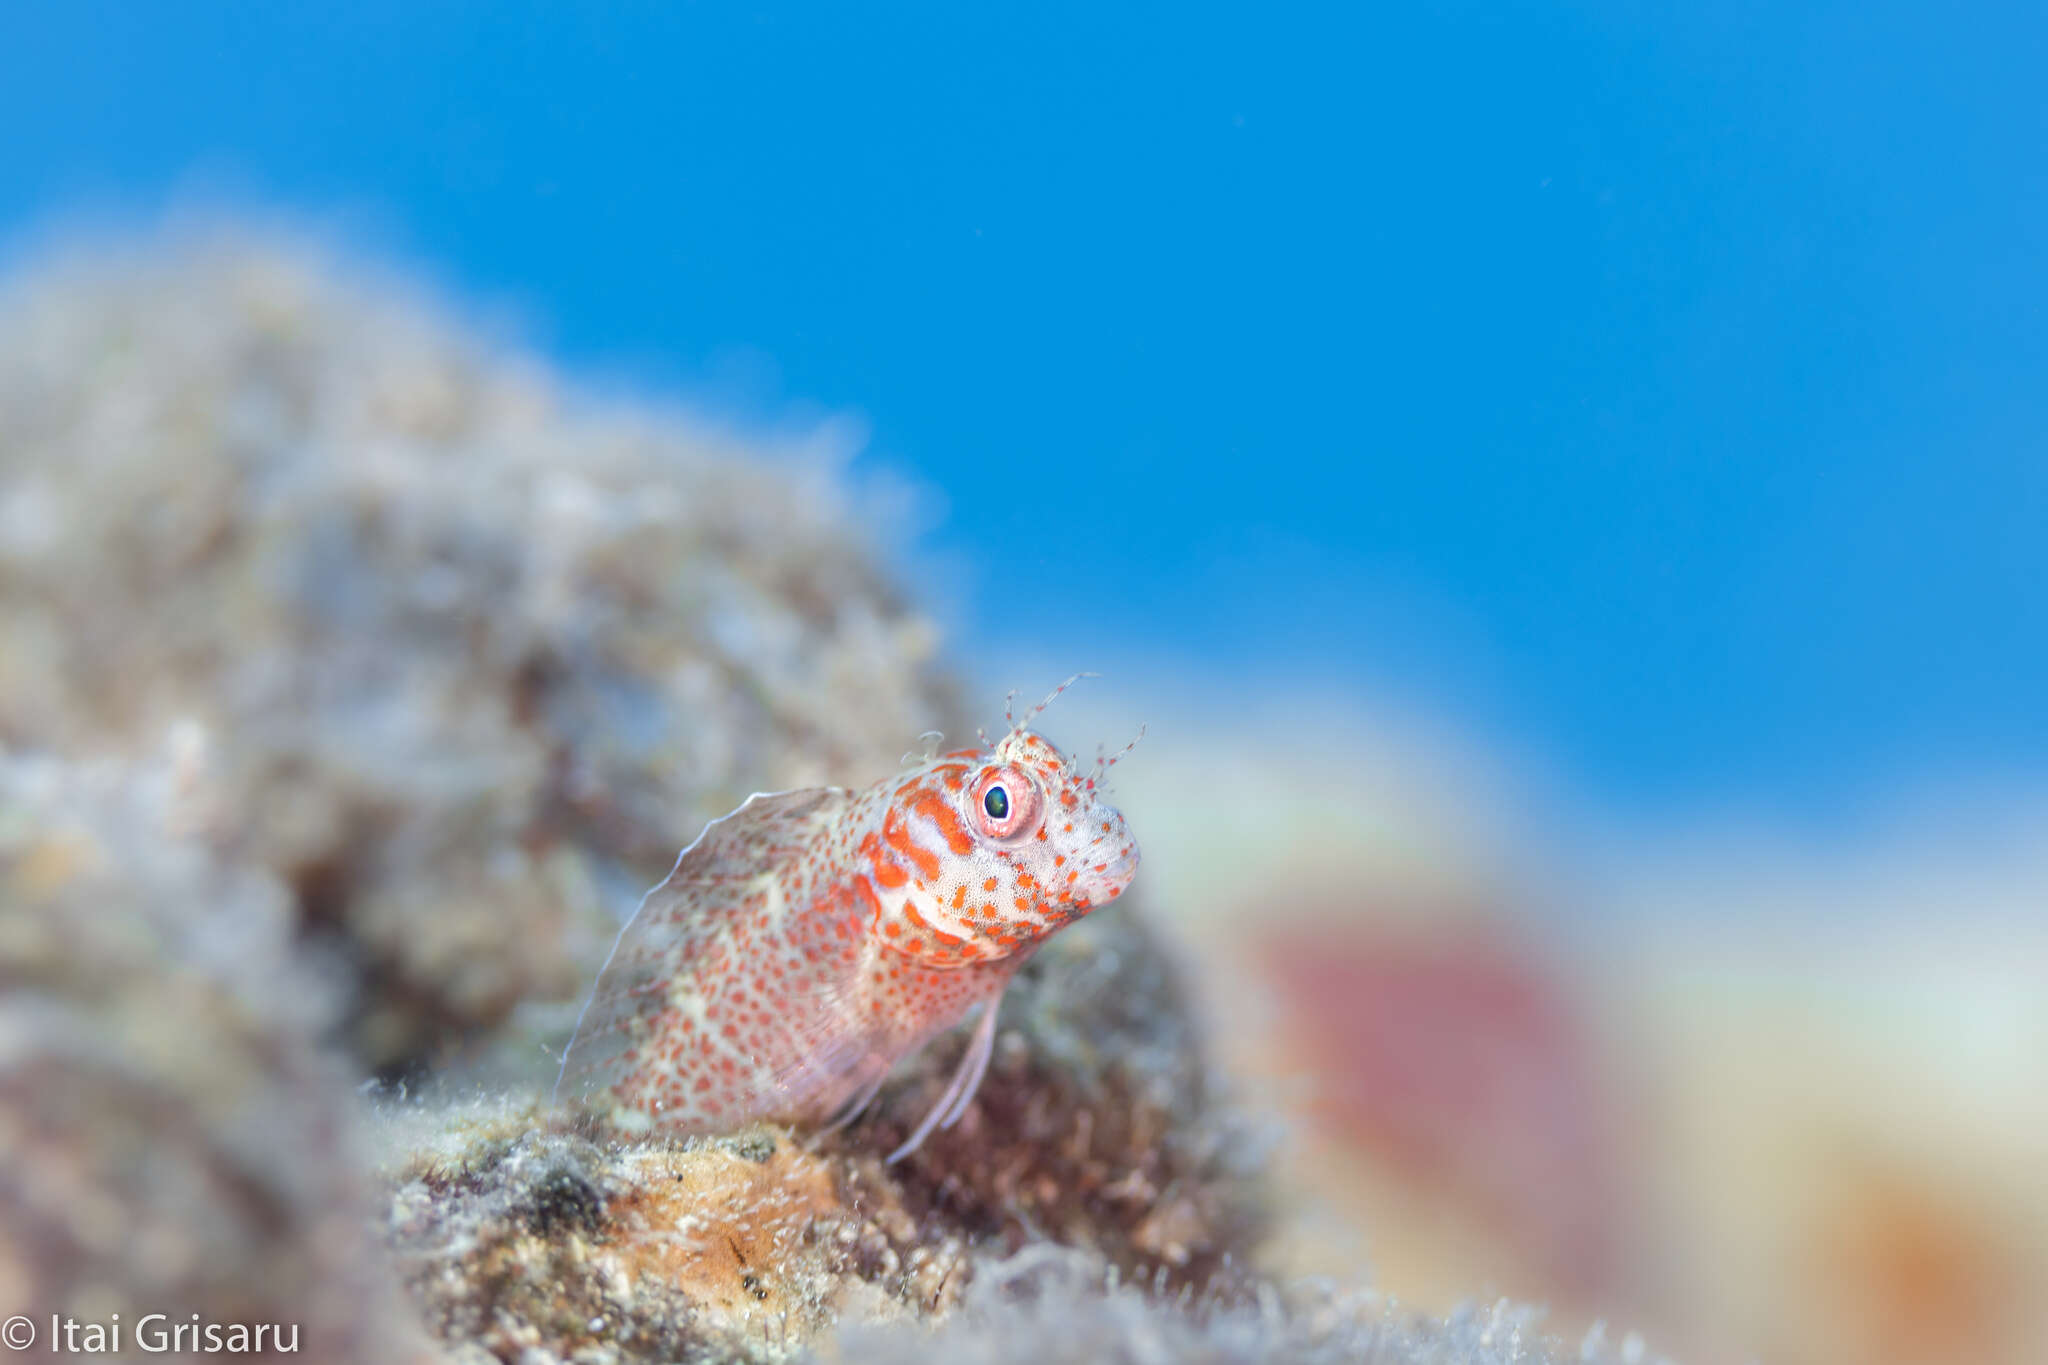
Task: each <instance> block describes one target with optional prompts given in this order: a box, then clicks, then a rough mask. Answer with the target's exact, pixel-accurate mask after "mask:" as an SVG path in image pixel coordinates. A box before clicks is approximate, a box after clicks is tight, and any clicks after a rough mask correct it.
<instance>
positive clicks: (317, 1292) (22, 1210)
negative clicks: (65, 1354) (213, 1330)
mask: <svg viewBox="0 0 2048 1365" xmlns="http://www.w3.org/2000/svg"><path fill="white" fill-rule="evenodd" d="M216 812H217V808H216V807H213V806H212V803H211V802H210V801H209V800H208V798H207V797H206V795H205V794H204V791H203V788H202V786H201V785H200V779H199V777H198V776H197V772H196V767H195V764H194V763H193V761H192V760H191V758H190V756H187V758H186V759H185V760H184V761H181V762H173V763H160V764H155V765H151V766H147V767H142V768H131V767H128V766H125V765H118V764H111V763H104V762H103V763H98V764H75V763H65V762H60V761H57V760H53V759H48V758H24V757H19V756H11V755H7V754H5V753H4V752H0V1303H4V1304H5V1305H6V1306H7V1308H8V1310H9V1311H10V1312H21V1313H25V1314H26V1315H27V1317H28V1318H29V1320H30V1322H31V1324H32V1325H33V1329H34V1330H35V1331H36V1332H39V1333H43V1334H47V1333H48V1331H49V1326H48V1324H49V1323H50V1320H51V1318H52V1315H57V1316H59V1317H62V1318H67V1319H71V1320H73V1321H76V1322H78V1323H81V1324H84V1325H86V1326H87V1327H88V1328H90V1327H95V1326H96V1327H99V1328H100V1329H101V1330H102V1331H105V1330H106V1329H108V1328H109V1327H111V1326H113V1325H114V1324H117V1323H123V1322H125V1323H126V1324H127V1332H128V1334H129V1335H128V1336H127V1337H126V1338H124V1339H123V1341H122V1344H123V1346H124V1347H126V1348H127V1350H128V1351H129V1352H130V1353H131V1354H130V1358H133V1356H132V1352H133V1351H135V1350H136V1349H147V1346H146V1345H145V1344H144V1343H143V1342H141V1341H138V1339H137V1334H138V1333H140V1332H143V1331H147V1330H149V1328H148V1325H147V1324H145V1323H144V1321H143V1319H144V1318H145V1317H146V1316H147V1315H149V1314H161V1315H163V1318H164V1319H165V1320H167V1321H168V1322H170V1323H174V1324H186V1323H188V1322H189V1321H190V1320H191V1317H192V1315H194V1314H196V1315H198V1317H199V1319H200V1320H201V1321H202V1322H203V1323H208V1324H230V1325H233V1324H241V1325H244V1326H249V1327H255V1326H269V1327H271V1328H273V1329H278V1330H289V1332H290V1337H289V1340H290V1342H291V1343H292V1344H293V1345H294V1346H295V1347H296V1352H297V1354H296V1358H301V1359H311V1360H317V1361H330V1362H364V1365H369V1363H370V1362H382V1361H401V1360H407V1359H416V1358H417V1359H424V1358H427V1357H426V1348H425V1345H424V1338H423V1337H422V1336H421V1334H420V1333H418V1331H417V1329H416V1328H414V1327H413V1326H412V1313H411V1311H410V1308H409V1306H408V1305H407V1304H406V1303H405V1302H404V1301H403V1300H402V1299H401V1298H400V1297H398V1295H397V1292H396V1289H395V1286H394V1285H393V1283H392V1281H391V1278H390V1277H389V1275H388V1274H387V1272H386V1271H385V1269H384V1267H383V1266H382V1265H381V1264H380V1263H379V1262H378V1261H377V1260H376V1258H375V1257H374V1254H373V1253H374V1243H373V1241H372V1240H371V1238H370V1236H369V1235H368V1227H367V1213H368V1210H369V1208H370V1207H371V1204H370V1200H371V1197H372V1191H373V1185H372V1183H371V1180H370V1178H369V1172H368V1170H367V1168H366V1166H365V1164H364V1161H363V1155H362V1151H361V1149H360V1147H359V1145H358V1141H357V1122H358V1118H359V1115H358V1113H357V1108H356V1105H355V1104H354V1103H353V1100H352V1097H351V1095H350V1089H351V1086H352V1082H351V1079H350V1076H349V1073H348V1071H347V1070H346V1069H345V1068H344V1067H343V1066H341V1065H340V1064H339V1063H338V1062H337V1060H336V1059H335V1058H332V1057H329V1056H326V1055H323V1053H322V1052H321V1051H320V1049H319V1046H318V1043H317V1037H318V1033H319V1031H320V1028H321V1026H322V1024H323V1023H324V1018H323V1016H324V1013H325V1011H324V1010H323V1008H322V1006H321V1002H322V1000H323V999H330V998H331V997H332V995H333V992H332V991H330V990H326V989H324V988H323V986H322V983H320V982H319V981H317V980H315V979H312V978H311V977H309V975H308V974H307V972H306V971H305V970H304V969H303V968H302V967H301V966H300V965H299V964H298V963H296V962H295V961H294V960H293V959H292V958H291V956H290V940H291V932H290V922H289V896H288V893H287V892H286V890H285V888H284V887H283V886H281V885H280V884H278V883H277V881H276V880H275V879H273V878H272V877H270V876H269V875H268V874H267V873H266V872H265V871H263V870H262V869H260V868H256V867H253V866H251V865H249V864H247V863H244V862H241V861H238V860H237V859H236V858H235V857H234V856H233V851H232V848H231V842H232V841H231V838H230V836H229V835H228V833H227V832H226V831H225V830H223V829H222V828H221V827H220V825H219V824H218V823H217V815H216ZM158 1325H161V1323H160V1324H158ZM280 1339H281V1338H280V1337H278V1336H275V1335H274V1336H273V1337H272V1338H271V1340H272V1342H273V1343H275V1342H277V1341H278V1340H280ZM79 1340H86V1341H90V1338H89V1337H87V1338H79ZM38 1345H39V1346H40V1347H44V1348H54V1347H55V1345H56V1343H53V1342H51V1341H49V1340H47V1337H46V1335H45V1337H44V1339H41V1340H40V1341H39V1343H38ZM150 1355H151V1357H152V1358H158V1359H200V1358H204V1356H203V1353H187V1352H171V1353H161V1354H160V1353H157V1352H155V1351H151V1352H150ZM34 1358H40V1357H34Z"/></svg>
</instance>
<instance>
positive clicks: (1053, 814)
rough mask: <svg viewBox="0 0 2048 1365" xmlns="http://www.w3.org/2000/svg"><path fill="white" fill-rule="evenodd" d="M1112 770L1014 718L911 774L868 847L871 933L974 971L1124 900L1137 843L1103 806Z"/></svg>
mask: <svg viewBox="0 0 2048 1365" xmlns="http://www.w3.org/2000/svg"><path fill="white" fill-rule="evenodd" d="M1055 695H1057V694H1055ZM1048 700H1050V698H1048ZM1041 709H1043V708H1042V707H1041ZM1033 714H1034V715H1035V714H1036V713H1035V712H1034V713H1033ZM1119 757H1121V755H1119ZM1111 762H1114V760H1108V761H1106V762H1098V763H1097V765H1096V766H1095V768H1094V769H1093V771H1087V770H1083V769H1081V768H1079V767H1077V766H1076V765H1075V764H1073V763H1072V762H1070V761H1069V760H1068V759H1067V758H1066V757H1065V756H1064V755H1062V754H1061V753H1060V751H1059V750H1058V749H1056V748H1054V747H1053V745H1052V744H1051V742H1050V741H1048V740H1047V739H1046V738H1045V737H1044V736H1043V735H1040V734H1038V733H1036V732H1034V731H1032V730H1030V729H1028V728H1026V727H1025V726H1024V725H1016V724H1013V726H1012V727H1011V729H1010V731H1009V733H1008V734H1006V735H1005V736H1004V737H1003V738H1002V740H1001V741H1000V742H997V743H994V744H991V745H989V746H987V747H986V748H983V749H963V750H959V751H957V752H954V753H948V754H941V755H939V756H938V757H937V758H934V759H931V760H930V761H928V762H926V763H925V764H923V765H922V766H921V767H918V768H916V769H914V770H912V771H910V772H908V773H906V774H904V775H903V776H902V777H901V778H900V779H898V780H897V782H896V783H895V785H894V786H893V787H888V788H885V789H884V794H883V799H882V809H881V811H880V816H879V820H878V821H876V822H874V823H872V824H871V825H870V827H869V829H868V831H867V833H866V835H865V837H864V838H863V839H862V841H861V845H860V850H859V852H860V854H861V861H862V863H863V864H864V871H863V874H862V875H861V877H860V878H859V882H860V886H859V887H857V889H858V890H859V891H860V894H861V895H862V898H863V899H864V900H867V899H870V896H871V901H872V903H871V905H870V909H871V910H872V911H873V921H872V928H873V932H874V933H876V934H877V935H879V936H880V938H881V941H882V943H883V945H884V946H885V947H886V948H889V949H893V950H894V951H896V952H898V953H901V954H902V955H904V956H905V957H908V958H910V959H912V960H913V961H915V962H918V963H921V964H923V965H925V966H928V967H949V966H966V965H968V964H970V963H976V962H988V961H993V960H995V959H999V958H1004V957H1008V956H1010V955H1012V954H1015V953H1018V952H1022V951H1024V950H1026V949H1028V948H1029V947H1030V946H1032V945H1033V944H1035V943H1037V942H1038V941H1039V940H1040V939H1042V938H1044V937H1045V936H1046V935H1047V934H1050V933H1052V932H1053V931H1054V930H1056V929H1059V928H1060V927H1062V926H1063V925H1066V924H1070V923H1072V922H1073V921H1074V920H1077V919H1079V918H1080V917H1081V916H1083V915H1085V914H1087V913H1088V912H1089V911H1090V910H1092V909H1094V908H1095V907H1097V906H1099V905H1103V904H1106V903H1107V902H1109V901H1112V900H1114V899H1116V897H1117V896H1118V895H1119V894H1121V893H1122V891H1123V889H1124V888H1125V887H1126V886H1128V885H1130V882H1131V878H1132V876H1133V875H1135V874H1136V872H1137V870H1138V846H1137V843H1136V841H1135V840H1133V839H1132V838H1131V834H1130V831H1129V830H1128V829H1127V828H1126V827H1125V825H1124V818H1123V816H1122V815H1121V814H1119V813H1118V812H1117V810H1116V808H1115V807H1113V806H1111V805H1109V804H1108V803H1107V802H1105V801H1104V800H1103V799H1102V795H1101V792H1100V781H1101V774H1102V773H1103V772H1104V771H1105V770H1106V768H1107V767H1108V765H1109V763H1111Z"/></svg>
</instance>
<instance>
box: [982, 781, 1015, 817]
mask: <svg viewBox="0 0 2048 1365" xmlns="http://www.w3.org/2000/svg"><path fill="white" fill-rule="evenodd" d="M981 808H982V809H983V810H985V811H987V812H988V818H989V819H991V820H1006V819H1008V818H1009V815H1010V794H1009V793H1008V792H1006V791H1004V790H1003V789H1002V788H1001V787H990V788H989V789H988V795H987V796H984V797H982V798H981Z"/></svg>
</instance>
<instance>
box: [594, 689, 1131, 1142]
mask: <svg viewBox="0 0 2048 1365" xmlns="http://www.w3.org/2000/svg"><path fill="white" fill-rule="evenodd" d="M1057 695H1058V693H1057V692H1056V693H1054V696H1057ZM1050 700H1051V698H1047V701H1050ZM1043 709H1044V705H1043V704H1041V706H1040V707H1039V710H1040V711H1042V710H1043ZM1032 714H1033V715H1034V716H1035V715H1036V714H1037V712H1033V713H1032ZM1112 761H1113V760H1112ZM1104 766H1105V765H1102V764H1098V765H1097V768H1096V770H1095V773H1094V774H1086V773H1083V772H1082V771H1081V770H1079V769H1077V768H1076V767H1075V766H1074V765H1073V764H1071V763H1069V762H1068V761H1067V760H1066V759H1065V758H1064V757H1062V756H1061V754H1060V753H1059V751H1058V750H1057V749H1055V748H1054V747H1053V746H1052V745H1051V744H1050V743H1049V742H1047V741H1046V740H1045V739H1044V738H1043V737H1041V736H1040V735H1038V734H1036V733H1034V732H1033V731H1031V730H1029V729H1027V728H1026V727H1025V726H1024V725H1022V724H1014V725H1013V726H1012V728H1011V729H1010V731H1009V733H1008V734H1007V735H1005V736H1004V737H1003V739H1002V740H1001V741H1000V742H999V743H995V744H993V745H989V746H987V747H985V748H983V749H969V750H961V751H958V752H955V753H949V754H943V755H940V756H939V757H937V758H934V759H931V760H929V761H927V762H926V763H924V764H923V765H921V766H920V767H918V768H915V769H913V770H911V771H908V772H905V773H901V774H898V775H897V776H895V777H892V778H890V779H889V780H887V781H886V782H881V783H878V784H876V785H875V786H873V787H870V788H868V789H866V790H865V791H860V792H852V791H848V790H847V789H845V788H840V787H817V788H809V789H806V790H802V791H794V792H781V793H775V794H770V795H757V796H754V797H751V798H749V799H748V801H747V802H746V804H744V805H742V806H741V807H740V808H739V809H738V810H736V811H734V812H733V813H732V814H730V815H728V816H726V817H724V818H723V819H721V820H717V821H714V822H712V824H711V825H710V826H709V827H707V828H706V829H705V831H704V833H703V834H702V835H701V836H700V837H699V838H698V840H697V842H696V843H694V844H692V845H691V846H690V847H689V848H687V849H685V850H684V851H683V853H682V855H681V857H679V858H678V859H677V861H676V866H675V870H674V871H673V872H671V873H670V874H669V876H668V878H667V879H666V880H664V881H663V882H662V883H661V884H660V885H659V886H656V887H655V888H654V889H653V890H651V891H649V892H648V893H647V896H646V898H645V899H644V900H643V901H642V902H641V905H640V909H639V911H638V913H637V914H636V915H635V916H634V917H633V919H632V920H631V922H629V923H628V924H627V926H626V928H625V929H624V930H623V931H622V932H621V934H620V936H619V941H618V943H617V944H615V945H614V947H613V949H612V956H611V959H610V960H609V961H608V962H607V963H606V965H605V968H604V970H603V972H602V973H600V975H599V977H598V980H597V984H596V987H595V988H594V990H593V991H592V994H591V998H590V1002H589V1003H588V1004H587V1005H586V1006H585V1007H584V1012H583V1017H582V1019H581V1020H580V1021H579V1023H578V1026H577V1031H576V1036H575V1038H574V1039H573V1040H572V1041H571V1043H570V1046H569V1050H568V1053H567V1054H566V1056H565V1057H564V1060H563V1065H562V1075H561V1080H560V1082H558V1084H557V1093H558V1095H559V1094H560V1093H561V1091H562V1089H563V1087H564V1086H565V1085H566V1086H567V1087H568V1089H569V1093H570V1095H571V1096H572V1097H580V1098H581V1099H582V1100H583V1101H584V1102H586V1103H587V1104H589V1105H590V1106H591V1107H593V1108H596V1109H598V1110H600V1111H603V1112H604V1113H606V1114H607V1115H608V1116H609V1117H610V1118H611V1119H612V1120H613V1121H614V1122H615V1123H617V1124H618V1125H620V1126H622V1127H626V1128H633V1129H642V1128H652V1127H661V1128H667V1129H671V1130H675V1131H681V1132H698V1131H715V1130H719V1129H725V1128H730V1127H733V1126H736V1125H738V1124H740V1123H743V1122H745V1121H747V1120H750V1119H755V1118H776V1119H784V1120H789V1121H793V1122H812V1121H816V1120H820V1119H825V1118H827V1117H829V1116H831V1115H833V1114H835V1113H841V1114H845V1115H847V1116H851V1114H852V1113H853V1112H855V1111H857V1109H858V1108H859V1107H860V1106H862V1105H864V1104H865V1103H866V1101H867V1099H868V1098H869V1097H871V1096H872V1095H873V1094H874V1091H875V1089H876V1088H877V1087H878V1086H879V1085H880V1084H881V1081H882V1079H883V1077H884V1076H886V1075H887V1074H888V1072H889V1070H890V1069H891V1068H892V1067H893V1066H894V1065H895V1064H896V1062H897V1061H898V1060H900V1059H901V1058H903V1057H905V1056H907V1055H909V1054H910V1053H912V1052H914V1051H916V1050H917V1049H918V1048H919V1047H921V1046H923V1045H924V1043H926V1042H927V1041H928V1040H930V1039H931V1038H932V1037H933V1036H934V1035H936V1034H938V1033H940V1032H942V1031H944V1030H946V1029H948V1028H950V1027H952V1026H953V1025H954V1024H956V1023H958V1022H959V1021H960V1020H961V1019H962V1018H963V1017H964V1016H965V1015H966V1013H967V1012H968V1010H969V1009H971V1008H972V1007H973V1006H975V1005H977V1004H979V1005H981V1006H983V1014H982V1019H981V1023H980V1027H978V1028H977V1030H976V1031H975V1035H974V1039H973V1042H972V1043H971V1045H970V1047H969V1050H968V1055H967V1057H966V1058H965V1059H964V1060H963V1061H962V1063H961V1067H960V1071H959V1073H958V1074H956V1075H955V1077H954V1079H953V1084H952V1086H951V1087H950V1088H949V1089H948V1091H947V1093H946V1095H945V1097H944V1098H943V1099H942V1100H941V1101H940V1103H939V1105H938V1106H937V1107H935V1108H934V1110H933V1111H932V1113H931V1115H930V1116H929V1117H928V1118H927V1120H926V1122H925V1123H924V1125H922V1126H921V1127H920V1128H919V1129H918V1131H917V1132H916V1133H915V1134H914V1135H913V1137H912V1139H911V1140H910V1141H909V1142H907V1143H906V1144H905V1145H904V1147H903V1148H902V1149H899V1151H898V1153H897V1155H898V1156H900V1155H902V1154H903V1153H904V1152H907V1151H908V1150H910V1149H911V1148H912V1147H914V1146H916V1145H917V1143H918V1142H920V1141H922V1139H923V1137H924V1136H925V1134H926V1133H927V1132H928V1131H929V1130H930V1128H931V1127H932V1126H933V1125H934V1124H936V1123H941V1122H943V1123H947V1124H950V1123H951V1122H952V1121H954V1120H956V1119H957V1118H958V1117H959V1116H960V1114H961V1113H962V1112H963V1111H964V1110H965V1108H966V1105H967V1103H968V1101H969V1100H970V1099H971V1098H972V1096H973V1092H974V1089H975V1087H976V1086H977V1085H978V1084H979V1081H980V1076H981V1072H982V1070H983V1068H985V1067H986V1065H987V1060H988V1050H989V1046H990V1044H991V1042H992V1041H993V1037H994V1032H993V1026H994V1019H995V1005H996V1001H997V999H998V998H999V997H1000V996H1001V995H1002V992H1003V988H1004V987H1005V986H1006V985H1007V984H1008V982H1009V980H1010V977H1011V976H1012V975H1013V974H1014V973H1015V972H1016V970H1017V968H1018V967H1020V966H1022V965H1023V963H1024V962H1025V961H1026V960H1027V959H1028V958H1029V957H1030V955H1031V953H1032V951H1033V949H1034V948H1035V947H1036V945H1037V944H1038V943H1039V942H1040V941H1041V940H1043V939H1044V938H1045V936H1046V935H1047V934H1050V933H1053V932H1054V931H1056V930H1058V929H1059V928H1060V927H1061V926H1063V925H1066V924H1069V923H1072V922H1073V921H1074V920H1076V919H1079V918H1080V917H1081V916H1082V915H1085V914H1087V913H1088V911H1089V910H1091V909H1093V908H1094V907H1096V906H1098V905H1102V904H1104V903H1105V902H1107V901H1110V900H1112V899H1114V898H1115V897H1116V896H1117V895H1118V894H1119V893H1121V892H1122V891H1123V889H1124V887H1125V886H1126V885H1128V884H1129V882H1130V880H1131V877H1132V875H1133V874H1134V873H1135V872H1136V870H1137V864H1138V850H1137V845H1136V844H1135V843H1134V842H1133V841H1132V840H1131V838H1130V835H1129V833H1128V832H1127V831H1126V829H1125V827H1124V821H1123V817H1122V816H1121V815H1119V814H1118V813H1117V812H1116V811H1115V810H1114V809H1113V808H1111V807H1110V806H1108V805H1106V804H1104V803H1103V802H1102V800H1101V799H1100V796H1099V793H1098V778H1099V775H1100V773H1101V771H1102V769H1103V767H1104Z"/></svg>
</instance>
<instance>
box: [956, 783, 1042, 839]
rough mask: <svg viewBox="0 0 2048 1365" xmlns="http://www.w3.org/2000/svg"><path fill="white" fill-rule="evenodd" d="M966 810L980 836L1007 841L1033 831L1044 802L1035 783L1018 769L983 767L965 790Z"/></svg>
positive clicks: (1023, 836) (1022, 836)
mask: <svg viewBox="0 0 2048 1365" xmlns="http://www.w3.org/2000/svg"><path fill="white" fill-rule="evenodd" d="M968 802H969V804H968V806H967V810H968V812H970V813H971V815H972V817H973V819H974V821H975V823H976V824H977V825H979V826H980V829H981V833H982V836H983V837H984V838H989V839H997V840H1002V841H1006V842H1007V841H1010V840H1015V839H1022V838H1025V837H1026V836H1028V835H1030V834H1032V833H1034V832H1036V830H1037V829H1038V819H1039V814H1040V812H1041V811H1042V810H1043V809H1044V806H1045V802H1044V800H1043V799H1042V798H1041V796H1040V794H1039V790H1038V784H1037V783H1035V782H1033V781H1032V780H1031V778H1030V777H1029V776H1028V775H1027V774H1025V773H1024V772H1023V771H1022V770H1021V769H1018V768H1013V767H1010V766H1008V765H1004V766H1000V767H991V768H984V769H983V770H982V772H981V777H980V780H978V781H977V782H976V783H975V784H974V787H973V789H972V790H971V791H970V792H969V793H968Z"/></svg>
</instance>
